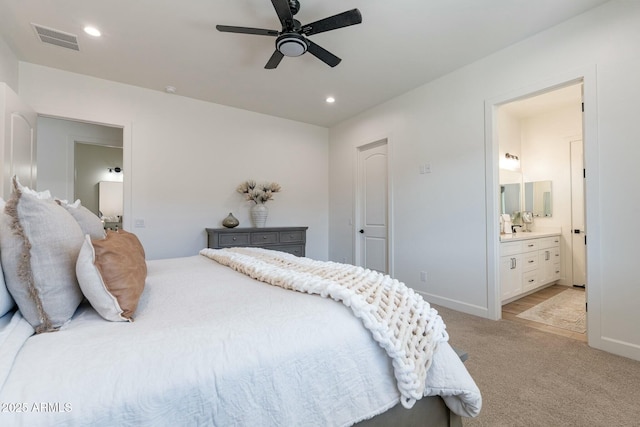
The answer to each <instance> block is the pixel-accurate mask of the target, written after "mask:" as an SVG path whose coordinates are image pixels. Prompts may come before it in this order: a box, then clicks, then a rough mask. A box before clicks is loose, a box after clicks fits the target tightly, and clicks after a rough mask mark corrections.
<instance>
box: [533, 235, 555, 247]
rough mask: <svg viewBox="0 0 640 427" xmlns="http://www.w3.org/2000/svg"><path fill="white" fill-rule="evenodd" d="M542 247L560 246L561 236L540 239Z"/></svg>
mask: <svg viewBox="0 0 640 427" xmlns="http://www.w3.org/2000/svg"><path fill="white" fill-rule="evenodd" d="M538 242H539V245H540V249H547V248H554V247H558V246H560V236H553V237H545V238H543V239H538Z"/></svg>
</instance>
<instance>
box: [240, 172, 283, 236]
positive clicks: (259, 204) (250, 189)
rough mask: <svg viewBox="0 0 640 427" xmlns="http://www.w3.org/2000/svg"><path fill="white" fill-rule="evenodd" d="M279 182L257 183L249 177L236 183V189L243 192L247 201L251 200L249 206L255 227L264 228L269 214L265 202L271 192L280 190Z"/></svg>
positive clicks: (270, 195) (271, 194)
mask: <svg viewBox="0 0 640 427" xmlns="http://www.w3.org/2000/svg"><path fill="white" fill-rule="evenodd" d="M281 189H282V188H281V187H280V184H278V183H275V182H270V183H262V184H258V183H256V181H254V180H252V179H250V180H247V181H245V182H243V183H242V184H240V185H238V188H236V191H237V192H238V193H241V194H244V195H245V199H246V200H247V201H250V202H253V206H251V210H250V213H251V220H252V221H253V225H254V226H255V227H256V228H264V225H265V223H266V222H267V216H268V215H269V209H267V206H266V205H265V203H267V202H268V201H269V200H272V199H273V194H274V193H277V192H279V191H280V190H281Z"/></svg>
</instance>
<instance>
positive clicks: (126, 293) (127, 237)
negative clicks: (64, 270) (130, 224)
mask: <svg viewBox="0 0 640 427" xmlns="http://www.w3.org/2000/svg"><path fill="white" fill-rule="evenodd" d="M76 273H77V275H78V280H79V282H80V287H81V288H82V292H83V293H84V295H85V297H87V299H88V300H89V302H90V303H91V305H92V306H93V308H94V309H95V310H96V311H97V312H98V313H99V314H100V315H101V316H102V317H103V318H105V319H107V320H111V321H113V322H118V321H132V320H133V314H134V312H135V311H136V308H137V307H138V301H139V300H140V296H141V295H142V291H143V290H144V283H145V279H146V277H147V264H146V261H145V253H144V248H143V247H142V244H140V241H139V240H138V238H137V237H136V235H135V234H133V233H129V232H126V231H124V230H120V231H112V230H109V231H107V237H106V238H105V239H98V240H92V239H91V237H90V236H89V235H87V236H85V240H84V243H83V244H82V248H81V249H80V254H79V256H78V262H77V264H76Z"/></svg>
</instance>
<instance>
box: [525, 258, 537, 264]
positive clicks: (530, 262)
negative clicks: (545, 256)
mask: <svg viewBox="0 0 640 427" xmlns="http://www.w3.org/2000/svg"><path fill="white" fill-rule="evenodd" d="M527 262H528V263H529V264H533V263H534V262H535V261H534V260H532V259H530V260H529V261H527Z"/></svg>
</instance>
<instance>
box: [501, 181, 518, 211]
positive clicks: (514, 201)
mask: <svg viewBox="0 0 640 427" xmlns="http://www.w3.org/2000/svg"><path fill="white" fill-rule="evenodd" d="M520 191H521V188H520V184H519V183H513V184H502V185H500V213H501V214H505V213H507V214H510V215H511V217H512V218H513V217H514V216H515V215H514V213H515V212H520V211H521V210H522V209H521V208H520Z"/></svg>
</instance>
